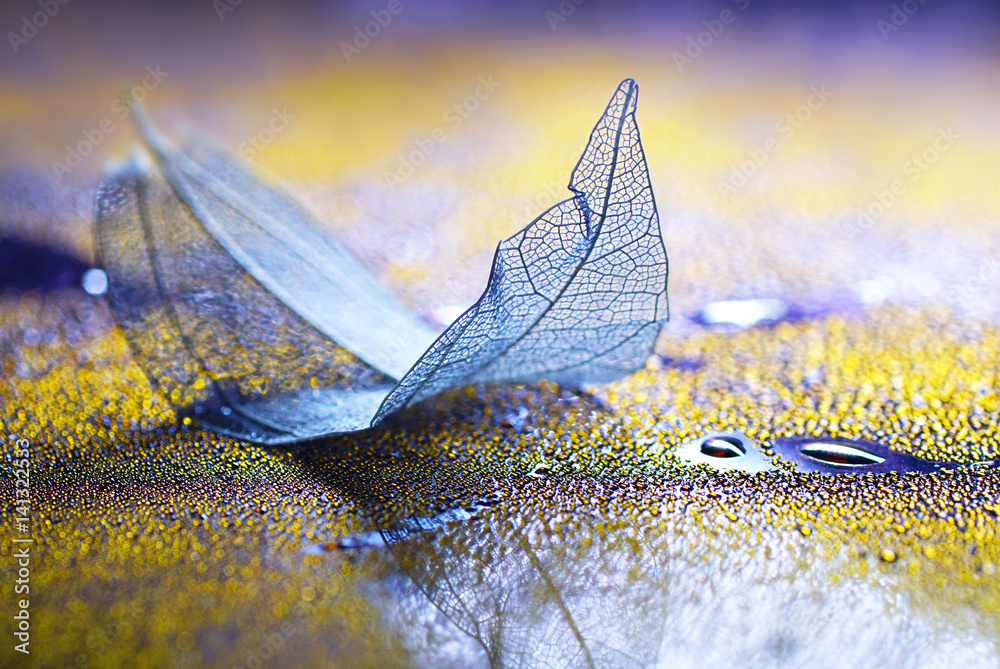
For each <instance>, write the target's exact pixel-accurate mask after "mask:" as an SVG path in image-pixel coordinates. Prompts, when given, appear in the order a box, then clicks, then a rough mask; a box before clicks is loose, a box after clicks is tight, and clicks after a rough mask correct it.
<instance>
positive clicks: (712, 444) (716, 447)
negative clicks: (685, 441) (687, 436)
mask: <svg viewBox="0 0 1000 669" xmlns="http://www.w3.org/2000/svg"><path fill="white" fill-rule="evenodd" d="M701 452H702V453H704V454H705V455H707V456H710V457H713V458H740V457H743V456H744V455H746V454H747V449H746V448H745V447H744V446H743V444H741V443H740V440H739V439H737V438H735V437H709V438H708V439H705V440H704V441H702V442H701Z"/></svg>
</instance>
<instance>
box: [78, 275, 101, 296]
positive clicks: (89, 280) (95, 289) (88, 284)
mask: <svg viewBox="0 0 1000 669" xmlns="http://www.w3.org/2000/svg"><path fill="white" fill-rule="evenodd" d="M80 284H81V285H82V286H83V289H84V290H85V291H87V293H88V294H90V295H103V294H104V293H106V292H108V275H107V274H105V273H104V270H103V269H88V270H87V271H86V272H84V273H83V278H82V279H80Z"/></svg>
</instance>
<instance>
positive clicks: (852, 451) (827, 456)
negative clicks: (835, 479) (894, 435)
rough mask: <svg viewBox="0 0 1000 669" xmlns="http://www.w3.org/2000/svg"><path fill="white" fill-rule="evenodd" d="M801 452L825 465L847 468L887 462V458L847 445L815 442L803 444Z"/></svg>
mask: <svg viewBox="0 0 1000 669" xmlns="http://www.w3.org/2000/svg"><path fill="white" fill-rule="evenodd" d="M799 452H800V453H802V455H804V456H806V457H807V458H812V459H813V460H818V461H819V462H822V463H824V464H829V465H840V466H846V467H864V466H867V465H879V464H882V463H883V462H885V458H882V457H879V456H877V455H875V454H874V453H869V452H868V451H865V450H862V449H860V448H857V447H855V446H848V445H847V444H835V443H828V442H813V443H808V444H803V445H802V446H801V447H800V448H799Z"/></svg>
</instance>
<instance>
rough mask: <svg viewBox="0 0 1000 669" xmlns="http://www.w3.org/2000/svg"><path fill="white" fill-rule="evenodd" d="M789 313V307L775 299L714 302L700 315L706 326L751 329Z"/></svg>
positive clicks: (779, 318)
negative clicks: (730, 326)
mask: <svg viewBox="0 0 1000 669" xmlns="http://www.w3.org/2000/svg"><path fill="white" fill-rule="evenodd" d="M787 313H788V305H787V304H785V303H784V302H782V301H781V300H778V299H774V298H767V299H757V300H722V301H719V302H712V303H710V304H707V305H705V307H704V308H703V309H702V310H701V311H700V312H699V313H698V320H700V321H701V322H702V323H705V324H706V325H735V326H736V327H738V328H749V327H753V326H754V325H757V324H758V323H760V322H762V321H778V320H781V319H782V318H784V317H785V315H786V314H787Z"/></svg>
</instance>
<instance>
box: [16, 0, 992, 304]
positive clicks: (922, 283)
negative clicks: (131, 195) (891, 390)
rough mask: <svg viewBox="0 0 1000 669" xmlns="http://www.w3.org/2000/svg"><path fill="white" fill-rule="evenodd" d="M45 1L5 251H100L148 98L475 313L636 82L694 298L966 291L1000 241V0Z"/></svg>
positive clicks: (28, 39) (25, 36) (30, 67)
mask: <svg viewBox="0 0 1000 669" xmlns="http://www.w3.org/2000/svg"><path fill="white" fill-rule="evenodd" d="M42 4H43V5H45V3H42ZM49 4H51V3H49ZM46 7H49V5H46ZM53 8H56V9H53ZM43 10H45V7H42V6H41V5H39V3H38V2H12V3H5V4H4V8H3V10H2V11H3V15H2V20H0V25H2V26H3V27H4V29H5V31H9V32H8V33H7V36H6V41H7V42H8V44H7V47H6V48H5V53H4V54H3V57H2V68H3V69H2V75H0V101H2V102H0V161H2V165H0V170H2V171H0V200H2V202H3V212H2V216H0V234H3V235H4V236H5V241H4V248H5V250H4V253H5V257H6V256H17V255H19V253H20V252H15V251H14V249H19V248H21V247H18V246H12V244H14V245H16V244H22V243H29V244H40V245H43V246H45V247H46V248H48V249H50V250H52V251H53V252H57V253H61V254H67V255H69V256H72V257H75V258H78V259H79V260H80V261H81V262H82V263H84V264H86V263H87V262H89V258H90V250H89V244H90V241H89V239H90V220H91V218H92V215H91V212H90V209H91V200H92V196H91V193H92V190H93V187H94V185H95V184H96V181H97V179H98V176H99V174H100V171H101V169H102V168H103V166H104V164H105V162H106V161H107V160H109V159H115V158H118V159H120V158H123V157H125V156H126V155H127V154H128V152H129V151H130V150H131V149H132V147H134V146H135V145H136V143H137V136H136V134H135V132H134V130H133V128H132V126H131V123H130V120H129V119H128V118H127V116H128V111H127V109H126V108H125V106H124V105H123V104H122V101H121V98H122V96H123V95H130V94H131V95H136V97H137V98H140V99H142V102H143V103H144V104H145V105H146V106H147V107H148V109H149V110H150V114H151V115H152V117H153V119H154V121H155V122H157V123H158V124H159V125H160V126H161V127H162V128H164V130H165V132H166V134H167V135H168V136H169V135H170V131H171V130H172V129H176V128H182V127H183V126H184V124H187V125H189V126H193V127H196V128H198V129H200V130H202V131H204V132H207V133H209V134H211V135H214V136H216V137H217V138H219V139H220V140H222V141H223V142H224V143H225V144H227V145H229V146H231V147H232V149H233V150H234V151H238V152H240V153H241V154H242V155H243V156H244V157H247V158H251V159H252V160H253V162H254V163H255V164H256V165H258V166H259V167H261V168H264V169H265V170H268V171H270V172H271V173H272V174H273V175H275V176H276V177H277V178H278V179H279V180H281V181H283V182H285V183H286V184H288V185H289V186H290V187H291V188H292V189H293V190H294V191H295V192H296V194H297V195H299V196H300V197H301V198H302V199H304V200H306V201H307V202H308V203H309V204H310V206H312V208H313V209H315V210H316V211H317V212H318V214H319V216H320V218H321V219H322V220H323V221H324V222H325V223H326V224H327V225H329V226H330V228H331V229H332V230H333V231H334V233H335V234H337V235H338V236H340V237H341V238H342V239H343V240H344V241H345V242H346V243H347V244H348V245H349V246H350V247H351V248H352V249H353V250H354V251H355V252H356V253H357V254H358V255H359V256H361V258H362V259H363V260H364V261H365V262H366V263H367V264H368V265H369V266H370V267H371V268H372V269H373V270H374V271H375V272H376V273H377V274H378V275H380V276H383V277H384V278H385V280H386V281H388V282H389V283H391V284H392V286H393V288H394V289H395V290H397V291H399V292H400V293H401V294H403V295H404V296H405V298H406V299H407V300H409V301H411V303H412V304H414V305H415V306H417V307H419V308H420V309H421V311H423V312H426V313H430V312H434V311H435V310H437V309H444V311H443V312H442V313H445V314H446V313H450V312H448V309H449V308H453V307H455V306H456V305H462V304H468V303H469V302H471V300H472V299H474V298H475V296H476V295H478V292H479V291H480V290H481V288H482V285H483V284H482V283H480V282H479V281H478V280H476V281H472V282H471V285H467V284H470V281H469V279H468V277H470V276H471V277H484V279H485V272H486V269H487V267H488V264H489V261H490V257H491V254H492V250H493V247H494V245H495V243H496V241H497V240H498V239H499V238H501V237H503V236H507V235H509V234H510V233H511V232H513V231H514V230H516V229H518V228H520V227H522V226H523V225H525V224H526V223H527V222H528V221H530V220H531V218H533V217H534V216H535V215H536V214H537V213H539V212H540V211H542V210H543V209H544V208H546V207H547V206H549V205H550V204H551V203H553V202H555V201H558V200H559V199H563V198H564V197H565V194H566V190H565V184H566V181H567V177H568V171H569V169H570V168H571V167H572V165H573V164H574V161H575V159H576V158H577V156H578V153H579V151H580V149H581V147H582V145H583V142H584V140H585V139H586V136H587V133H588V131H589V129H590V127H591V126H592V124H593V123H594V121H595V119H596V117H597V114H598V113H599V111H600V109H601V107H602V105H603V104H604V103H605V102H606V100H607V98H608V96H609V95H610V93H611V91H613V89H614V86H615V85H616V84H617V83H618V82H619V81H620V80H621V79H623V78H625V77H627V76H631V77H634V78H636V79H637V81H638V82H639V84H640V87H641V100H640V111H639V123H640V129H641V131H642V133H643V140H644V144H645V147H646V153H647V156H648V158H649V161H650V168H651V174H652V177H653V184H654V189H655V192H656V194H657V197H658V201H659V204H660V208H661V211H662V218H663V220H664V235H665V238H666V242H667V247H668V252H669V254H670V256H671V261H672V267H671V269H672V272H671V275H672V276H671V279H672V285H671V297H672V300H673V304H674V305H675V309H676V308H680V309H682V310H683V311H682V312H691V313H693V312H696V311H697V310H698V309H699V308H700V306H701V304H703V303H704V302H706V301H707V300H710V299H723V298H727V297H750V296H758V297H759V296H767V295H779V296H782V295H783V296H784V297H787V298H789V299H792V300H800V301H801V300H806V301H808V300H810V299H815V300H819V301H820V302H823V303H826V302H828V301H829V300H830V299H834V300H836V299H838V298H836V295H837V294H838V291H845V290H846V291H851V290H853V289H854V288H855V284H857V282H859V281H864V280H878V281H881V282H882V288H879V287H878V286H874V287H873V286H872V285H871V284H866V285H868V287H869V293H870V295H869V296H871V295H875V296H876V298H878V297H879V296H883V297H884V296H887V295H889V294H892V295H896V296H898V297H900V298H905V299H924V298H927V297H928V296H931V298H932V299H934V300H938V301H940V299H941V298H942V297H943V296H944V295H947V294H949V293H951V292H954V291H955V290H958V289H960V288H961V287H962V286H963V285H964V284H965V282H967V281H968V280H969V279H970V278H971V276H972V275H970V274H969V270H970V269H972V270H976V269H978V265H977V263H980V262H984V261H985V260H988V259H989V258H990V257H991V255H992V253H995V252H996V250H997V249H998V246H997V240H996V232H995V231H996V226H989V225H986V224H987V223H988V222H991V221H996V220H997V218H998V217H1000V202H998V195H997V192H996V188H995V186H994V168H995V166H996V165H997V164H998V160H997V159H998V157H1000V129H998V126H997V123H996V113H995V110H996V109H997V108H998V97H1000V86H998V85H997V84H998V78H1000V68H998V53H997V50H998V47H997V44H998V43H1000V42H998V40H997V39H996V38H997V35H998V31H1000V8H998V5H997V3H991V2H957V3H944V2H934V1H933V0H927V1H926V2H923V3H921V2H919V0H910V1H909V2H898V3H891V2H864V3H861V2H858V3H850V2H849V3H809V4H804V3H781V2H761V1H758V0H740V1H739V2H708V3H703V2H701V3H693V2H692V3H680V2H679V3H654V2H601V1H600V0H586V1H585V2H581V1H579V0H578V1H577V2H573V1H572V0H566V1H565V2H548V3H546V2H537V3H536V2H516V3H499V2H497V3H460V2H417V1H413V2H410V1H408V0H400V2H399V3H398V4H397V3H392V7H389V3H378V2H355V3H320V2H291V3H260V2H256V3H255V2H234V1H233V0H220V1H218V2H209V1H207V0H206V1H204V2H171V3H165V2H164V3H135V4H125V3H100V2H88V3H79V4H77V3H75V2H69V3H67V4H65V5H61V4H59V3H58V2H56V3H55V4H52V5H51V7H49V8H48V10H47V11H49V12H50V13H54V14H55V15H53V16H52V17H51V18H49V17H48V16H46V15H44V11H43ZM38 12H43V14H41V15H40V14H38ZM35 24H38V25H40V26H41V27H38V25H35ZM483 81H489V82H493V83H491V84H490V85H489V86H484V85H483V84H482V83H481V82H483ZM816 90H819V91H822V92H824V93H823V95H821V96H819V97H818V98H817V97H815V96H813V92H814V91H816ZM811 96H813V97H811ZM810 101H813V103H814V104H813V106H814V107H815V108H807V107H803V105H808V104H810ZM795 114H799V117H800V118H799V119H798V120H796V119H795V118H794V117H795ZM782 119H785V121H784V122H783V120H782ZM789 121H790V122H789ZM949 129H950V130H949ZM435 131H440V135H438V140H436V141H435V140H434V138H433V137H434V133H435ZM941 133H945V135H947V137H951V139H949V140H947V141H945V140H943V139H939V135H941ZM948 133H950V134H948ZM769 142H773V144H771V143H769ZM935 142H938V149H934V145H935ZM939 150H940V151H939ZM925 152H928V160H926V161H920V159H919V158H920V156H922V155H923V154H924V153H925ZM936 153H940V156H937V155H932V154H936ZM83 154H86V155H83ZM755 156H756V158H755ZM915 158H916V159H917V160H916V162H914V159H915ZM747 161H751V162H749V163H748V162H747ZM418 163H419V164H418ZM897 180H898V181H899V182H900V183H899V187H898V188H897V189H896V190H897V191H898V193H893V192H892V190H893V184H894V182H895V181H897ZM880 194H882V195H883V196H891V201H888V200H887V201H886V202H887V203H888V206H886V207H884V209H879V203H880V199H879V197H880ZM883 199H885V197H883ZM867 211H871V212H872V213H874V216H870V217H869V218H867V219H866V218H864V217H863V216H862V213H863V212H867ZM722 247H725V252H724V254H718V253H715V252H714V251H713V249H715V248H722ZM19 257H25V258H27V257H31V256H29V255H20V256H19ZM442 258H447V259H449V261H448V262H447V263H442V262H440V260H441V259H442ZM64 260H65V259H64ZM60 262H62V261H60ZM57 264H58V263H57ZM48 267H49V266H48V265H47V264H39V263H36V262H31V263H28V264H27V266H25V267H23V270H24V271H25V272H29V273H32V272H34V273H38V272H41V273H45V272H51V271H52V270H51V269H47V268H48ZM67 267H69V268H70V269H69V270H68V271H70V272H78V271H79V267H77V266H76V265H73V264H72V263H70V264H69V265H67ZM973 273H974V272H973ZM432 277H433V278H432ZM879 277H881V278H879ZM14 280H15V279H14V278H9V277H7V275H6V274H5V275H4V282H5V284H9V283H10V282H12V281H14ZM20 281H21V283H22V284H23V283H24V281H23V279H21V280H20ZM43 282H44V281H43ZM442 286H448V287H449V288H447V289H445V290H442ZM708 286H712V288H708ZM880 290H881V292H879V291H880ZM789 293H790V294H789ZM763 294H767V295H763ZM973 297H976V296H973ZM979 301H982V300H977V299H972V300H970V301H968V303H969V304H968V305H967V306H969V307H970V308H986V307H987V306H988V305H986V306H984V305H981V304H978V302H979ZM452 310H453V309H452ZM675 313H676V311H675Z"/></svg>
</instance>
